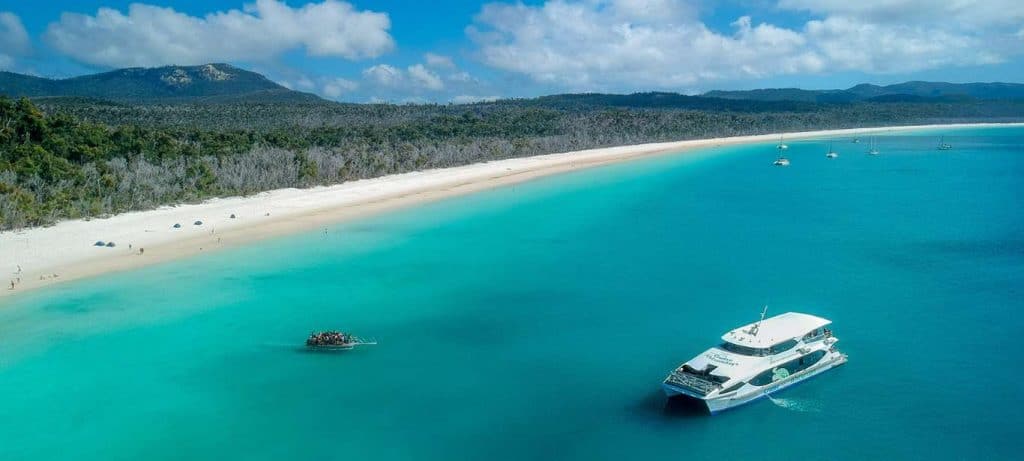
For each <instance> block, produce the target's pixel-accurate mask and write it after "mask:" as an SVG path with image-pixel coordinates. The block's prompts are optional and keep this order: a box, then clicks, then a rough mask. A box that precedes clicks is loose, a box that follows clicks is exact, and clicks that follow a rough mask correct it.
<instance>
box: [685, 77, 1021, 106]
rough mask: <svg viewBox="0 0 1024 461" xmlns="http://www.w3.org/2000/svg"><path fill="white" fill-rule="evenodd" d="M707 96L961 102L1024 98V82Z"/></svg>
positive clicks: (913, 84)
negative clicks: (965, 100)
mask: <svg viewBox="0 0 1024 461" xmlns="http://www.w3.org/2000/svg"><path fill="white" fill-rule="evenodd" d="M703 96H705V97H709V98H722V99H742V100H755V101H803V102H826V103H827V102H856V101H879V102H892V101H943V100H948V101H960V100H964V99H1024V84H1020V83H1001V82H992V83H946V82H920V81H916V82H905V83H897V84H894V85H885V86H880V85H872V84H869V83H862V84H860V85H856V86H853V87H850V88H847V89H845V90H802V89H799V88H765V89H757V90H743V91H709V92H707V93H704V95H703Z"/></svg>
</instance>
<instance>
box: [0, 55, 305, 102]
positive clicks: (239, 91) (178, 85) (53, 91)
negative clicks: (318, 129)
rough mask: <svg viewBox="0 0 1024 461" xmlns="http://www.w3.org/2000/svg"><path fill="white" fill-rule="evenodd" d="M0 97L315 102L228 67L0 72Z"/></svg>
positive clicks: (272, 83) (151, 100) (268, 81)
mask: <svg viewBox="0 0 1024 461" xmlns="http://www.w3.org/2000/svg"><path fill="white" fill-rule="evenodd" d="M0 94H4V95H7V96H12V97H20V96H27V97H31V98H42V97H78V98H95V99H103V100H109V101H117V102H130V103H159V102H164V103H181V102H235V101H258V102H263V101H290V102H300V101H318V100H320V98H318V97H317V96H315V95H312V94H309V93H302V92H298V91H292V90H289V89H287V88H285V87H283V86H281V85H278V84H277V83H274V82H272V81H270V80H269V79H267V78H266V77H264V76H262V75H260V74H258V73H255V72H251V71H247V70H244V69H239V68H237V67H234V66H231V65H229V64H204V65H201V66H164V67H154V68H141V67H133V68H128V69H118V70H113V71H110V72H103V73H99V74H92V75H83V76H80V77H73V78H68V79H60V80H56V79H48V78H42V77H33V76H30V75H22V74H16V73H12V72H0Z"/></svg>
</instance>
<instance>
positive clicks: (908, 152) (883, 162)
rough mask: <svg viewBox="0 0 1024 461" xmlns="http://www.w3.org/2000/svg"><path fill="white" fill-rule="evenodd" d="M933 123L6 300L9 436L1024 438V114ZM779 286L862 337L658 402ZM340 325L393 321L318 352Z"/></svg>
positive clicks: (487, 451) (412, 216) (295, 440)
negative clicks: (720, 405) (740, 389)
mask: <svg viewBox="0 0 1024 461" xmlns="http://www.w3.org/2000/svg"><path fill="white" fill-rule="evenodd" d="M944 134H945V135H946V138H945V139H946V141H947V142H950V143H952V144H953V145H954V147H955V149H954V150H952V151H948V152H939V151H937V150H935V144H936V142H937V141H938V135H939V133H938V132H917V133H912V134H899V135H889V136H882V137H880V139H879V142H878V144H879V147H880V148H881V150H882V155H881V156H879V157H868V156H866V155H865V154H864V151H865V149H866V144H863V143H862V144H852V143H850V142H849V140H848V139H837V140H836V142H835V146H834V147H835V149H836V150H837V151H838V152H839V153H840V155H841V157H840V158H839V159H837V160H834V161H830V160H827V159H826V158H825V155H824V154H825V152H826V149H827V141H823V140H819V141H799V142H793V143H791V145H790V146H791V148H790V151H789V157H790V158H791V159H792V161H793V165H792V166H791V167H789V168H775V167H772V166H771V162H772V160H773V159H774V156H775V152H774V149H773V146H772V145H770V144H765V145H753V146H743V147H729V148H717V149H709V150H706V151H702V152H700V153H696V154H687V155H670V156H663V157H658V158H653V159H647V160H642V161H636V162H631V163H626V164H619V165H613V166H609V167H602V168H597V169H592V170H586V171H580V172H575V173H571V174H566V175H561V176H557V177H550V178H544V179H541V180H536V181H532V182H529V183H525V184H520V185H517V186H512V187H506V188H502V189H496V190H492V191H487V192H483V193H479V194H475V195H471V196H466V197H461V198H456V199H452V200H446V201H443V202H438V203H433V204H429V205H426V206H422V207H419V208H417V209H415V210H406V211H402V212H398V213H393V214H389V215H386V216H380V217H376V218H372V219H367V220H362V221H358V222H352V223H346V224H342V225H337V226H333V227H330V228H327V229H326V230H318V231H314V232H309V233H305V234H300V235H294V236H290V237H287V238H281V239H276V240H271V241H266V242H261V243H258V244H254V245H251V246H248V247H245V248H241V249H235V250H228V251H223V252H217V253H210V254H206V255H202V256H200V257H196V258H190V259H187V260H182V261H177V262H173V263H170V264H164V265H159V266H155V267H150V268H146V269H143V270H137V271H132V272H130V273H120V274H113V275H107V276H103V277H99V278H95V279H92V280H85V281H80V282H76V283H70V284H66V285H63V286H59V287H56V288H53V289H48V290H43V291H38V292H31V293H26V294H23V295H20V296H17V297H14V298H11V299H7V300H4V301H2V302H0V459H3V460H20V459H30V460H40V459H75V460H135V459H146V460H161V459H246V460H265V459H274V460H277V459H353V458H355V459H362V460H372V461H385V460H403V459H421V460H458V459H492V460H505V459H515V460H522V459H588V460H593V459H616V460H622V459H713V460H728V459H751V460H792V459H806V458H814V459H831V460H848V459H849V460H855V459H857V460H859V459H932V460H934V459H1019V456H1020V452H1019V447H1020V434H1021V433H1024V390H1022V389H1024V384H1022V383H1024V369H1022V365H1024V358H1022V357H1024V356H1022V355H1020V354H1019V352H1018V351H1019V350H1020V349H1021V341H1020V338H1021V337H1022V334H1024V312H1022V310H1024V211H1022V210H1024V208H1022V205H1024V203H1022V196H1024V129H1021V128H1000V129H964V130H956V131H952V130H946V131H945V132H944ZM865 141H866V140H865ZM764 304H767V305H769V313H776V314H777V313H781V312H784V311H788V310H797V311H804V312H809V313H814V314H818V315H822V316H825V317H828V318H830V319H832V320H834V321H835V325H834V331H835V332H836V334H837V336H838V337H839V338H840V339H841V341H840V343H839V346H840V347H841V349H843V350H844V351H845V352H847V353H848V354H849V356H850V362H849V363H848V364H847V365H845V366H843V367H841V368H839V369H837V370H835V371H830V372H828V373H826V374H823V375H821V376H819V377H817V378H815V379H813V380H811V381H808V382H807V383H804V384H801V385H799V386H797V387H794V388H792V389H788V390H785V391H783V392H782V393H780V394H778V396H777V397H776V398H774V399H772V400H762V401H758V402H756V403H753V404H750V405H748V406H745V407H742V408H740V409H736V410H734V411H729V412H725V413H723V414H721V415H718V416H714V417H708V416H702V415H699V414H694V413H692V412H690V411H688V410H687V409H685V408H680V407H679V406H676V405H666V401H665V399H664V398H663V396H662V395H661V391H660V389H659V385H660V382H661V380H662V379H663V378H664V376H665V375H666V374H667V373H668V372H669V371H670V370H672V369H673V368H674V367H675V366H677V365H678V364H679V363H680V362H683V361H685V360H687V359H689V358H690V357H692V356H694V355H696V354H698V353H699V352H701V351H703V350H704V349H705V348H707V347H709V346H711V345H713V344H715V343H716V342H717V341H718V338H719V336H720V335H721V334H722V333H723V332H724V331H726V330H728V329H731V328H733V327H736V326H739V325H741V324H744V323H746V322H749V321H753V320H755V319H756V316H757V314H758V313H759V311H760V308H761V306H762V305H764ZM326 328H338V329H344V330H348V331H352V332H354V333H356V334H359V335H363V336H372V337H376V338H377V339H378V340H379V341H380V344H379V345H377V346H372V347H367V348H364V349H361V350H356V351H352V352H349V353H340V354H324V353H307V352H305V351H303V350H302V348H301V347H300V345H301V343H302V341H303V340H304V339H305V337H306V335H307V334H308V333H309V332H310V330H313V329H326Z"/></svg>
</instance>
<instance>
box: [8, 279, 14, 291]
mask: <svg viewBox="0 0 1024 461" xmlns="http://www.w3.org/2000/svg"><path fill="white" fill-rule="evenodd" d="M13 289H14V280H11V287H10V288H8V290H13Z"/></svg>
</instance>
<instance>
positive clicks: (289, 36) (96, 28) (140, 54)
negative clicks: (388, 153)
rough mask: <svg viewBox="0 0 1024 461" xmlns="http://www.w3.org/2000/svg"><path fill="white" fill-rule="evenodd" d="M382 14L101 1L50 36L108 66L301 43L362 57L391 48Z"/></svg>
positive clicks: (276, 4)
mask: <svg viewBox="0 0 1024 461" xmlns="http://www.w3.org/2000/svg"><path fill="white" fill-rule="evenodd" d="M390 26H391V21H390V19H389V18H388V15H387V14H385V13H377V12H372V11H365V10H364V11H359V10H356V9H355V8H354V7H353V6H352V5H351V4H349V3H345V2H342V1H337V0H324V1H322V2H320V3H310V4H307V5H304V6H302V7H296V8H292V7H289V6H288V5H287V4H285V3H284V2H282V1H278V0H256V2H255V3H250V4H246V5H245V6H244V7H243V8H242V9H241V10H238V9H233V10H228V11H222V12H216V13H210V14H207V15H206V16H203V17H196V16H189V15H187V14H184V13H179V12H177V11H175V10H173V9H171V8H163V7H159V6H153V5H147V4H142V3H134V4H131V5H130V6H129V7H128V12H127V14H124V13H122V12H120V11H118V10H114V9H111V8H100V9H99V11H97V13H96V15H95V16H88V15H82V14H76V13H64V14H62V15H61V18H60V21H58V22H55V23H52V24H50V25H49V27H48V28H47V31H46V33H45V36H44V37H45V39H46V41H47V42H48V43H49V44H50V45H51V46H53V47H54V48H56V49H57V50H59V51H60V52H62V53H64V54H66V55H68V56H70V57H72V58H74V59H76V60H79V61H81V62H85V63H89V64H95V65H101V66H110V67H125V66H157V65H166V64H182V65H185V64H201V63H206V62H213V61H236V60H264V59H270V58H273V57H275V56H278V55H280V54H282V53H284V52H286V51H289V50H294V49H299V48H302V49H304V50H305V51H306V52H307V53H308V54H310V55H313V56H331V57H342V58H346V59H360V58H368V57H376V56H379V55H381V54H383V53H385V52H388V51H390V50H391V49H393V48H394V40H393V39H392V37H391V35H390V34H389V33H388V29H389V28H390Z"/></svg>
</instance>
